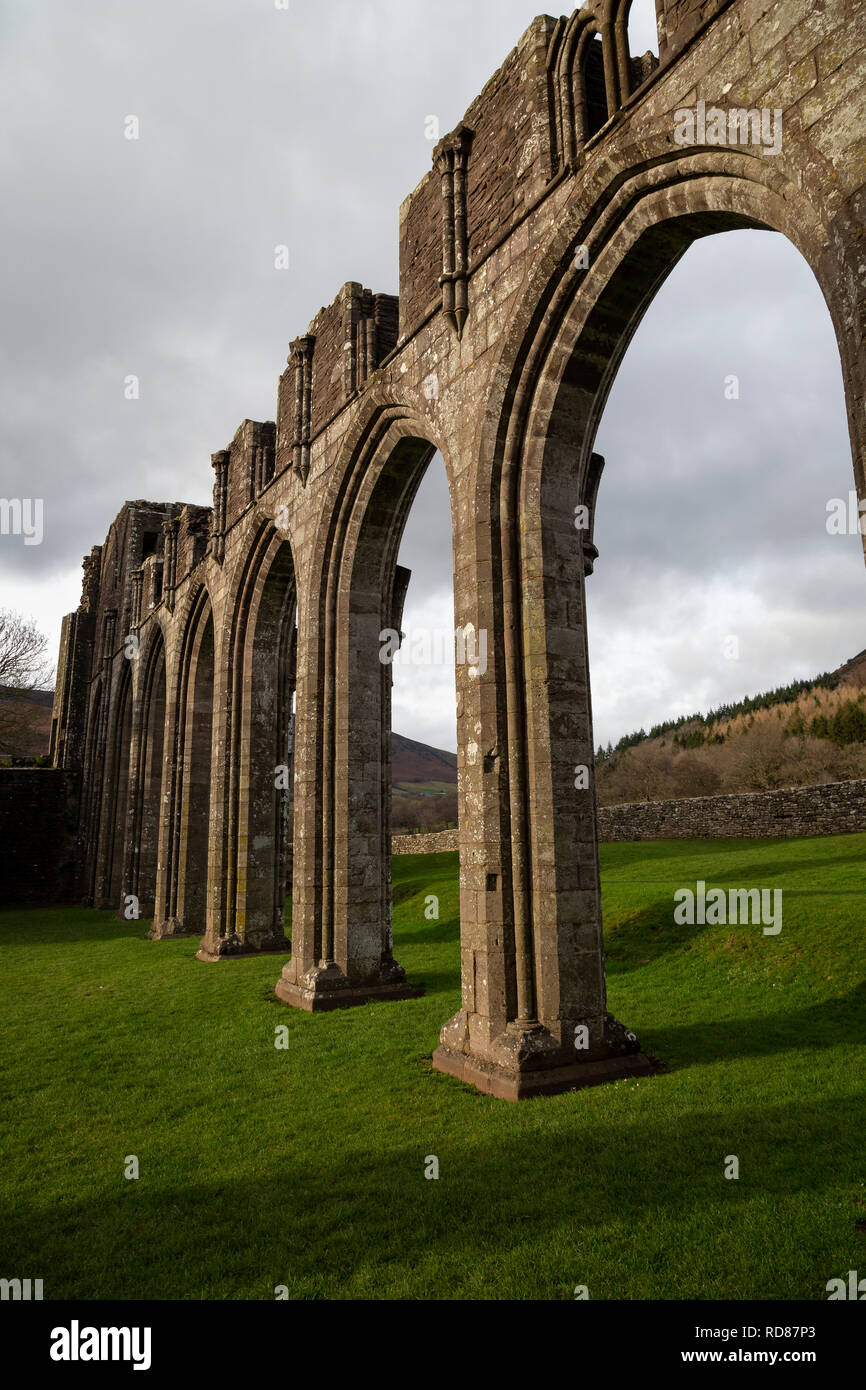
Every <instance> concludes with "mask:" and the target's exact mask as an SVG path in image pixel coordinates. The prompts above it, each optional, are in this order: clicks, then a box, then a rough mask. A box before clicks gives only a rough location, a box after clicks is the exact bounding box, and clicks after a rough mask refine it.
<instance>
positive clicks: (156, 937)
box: [147, 917, 201, 941]
mask: <svg viewBox="0 0 866 1390" xmlns="http://www.w3.org/2000/svg"><path fill="white" fill-rule="evenodd" d="M200 930H201V928H200V927H199V929H198V931H200ZM198 931H196V930H195V929H192V930H190V931H187V929H186V927H185V926H184V925H183V923H182V922H179V921H178V919H177V918H176V917H164V918H163V920H162V921H161V922H152V923H151V925H150V928H149V929H148V933H147V939H148V941H165V940H168V939H171V938H172V937H175V936H198Z"/></svg>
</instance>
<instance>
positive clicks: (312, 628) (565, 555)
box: [53, 0, 866, 1098]
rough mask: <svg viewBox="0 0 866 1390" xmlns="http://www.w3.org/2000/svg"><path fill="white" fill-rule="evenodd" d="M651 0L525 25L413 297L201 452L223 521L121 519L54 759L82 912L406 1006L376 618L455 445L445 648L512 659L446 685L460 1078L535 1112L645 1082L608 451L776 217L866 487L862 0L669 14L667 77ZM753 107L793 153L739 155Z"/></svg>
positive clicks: (93, 583)
mask: <svg viewBox="0 0 866 1390" xmlns="http://www.w3.org/2000/svg"><path fill="white" fill-rule="evenodd" d="M629 9H630V4H629V0H588V2H587V3H586V4H584V5H583V6H582V7H581V8H580V9H578V10H577V11H576V12H575V13H574V14H573V15H572V16H571V17H570V18H568V19H565V18H562V19H551V18H549V17H546V16H542V17H540V18H538V19H536V20H534V21H533V23H532V24H531V25H530V27H529V28H528V29H527V31H526V33H525V34H524V35H523V36H522V38H521V39H520V40H519V42H518V44H517V46H516V48H515V49H514V50H513V51H512V53H511V54H510V55H509V56H508V58H507V59H506V61H505V63H504V64H503V66H502V67H501V68H500V70H499V71H498V72H497V73H496V74H495V76H494V77H493V78H492V79H491V81H490V82H489V83H488V84H487V86H486V87H485V88H484V91H483V93H482V95H481V96H480V97H479V98H477V100H476V101H475V102H474V103H473V104H472V106H471V107H470V108H469V110H468V111H467V112H466V115H465V118H464V120H463V121H462V122H461V124H460V125H459V126H458V127H457V129H456V130H455V131H453V132H451V133H450V134H449V135H447V136H445V137H444V138H443V139H442V140H441V141H440V143H439V145H438V146H437V147H436V149H435V151H434V158H433V165H434V167H433V168H432V169H431V171H430V172H429V173H428V175H427V176H426V177H425V178H424V179H423V180H422V181H421V183H420V184H419V186H418V187H417V188H416V189H415V191H414V193H412V194H411V196H410V197H409V198H407V200H406V201H405V202H404V204H403V205H402V208H401V210H400V283H399V289H400V293H399V298H398V297H394V296H391V295H387V294H377V293H371V291H369V290H367V289H364V288H363V287H362V286H361V285H360V284H357V283H354V282H353V283H349V284H347V285H345V286H344V287H343V289H342V290H341V292H340V294H339V295H338V296H337V298H336V299H335V300H334V302H333V303H332V304H331V305H329V306H328V307H327V308H325V309H322V310H321V311H320V313H319V314H318V315H317V316H316V318H315V319H314V320H313V322H312V323H311V324H310V326H309V329H308V331H307V333H306V334H304V335H303V336H302V337H299V338H297V339H296V340H295V341H294V342H293V343H292V344H291V351H290V355H289V358H288V363H287V366H286V369H285V371H284V372H283V375H282V377H281V378H280V382H279V390H278V398H277V409H276V419H275V421H272V422H265V423H259V422H254V421H250V420H245V421H244V422H243V423H242V424H241V426H240V427H239V429H238V431H237V433H236V434H235V437H234V439H233V440H232V442H231V444H230V446H229V447H228V448H226V449H223V450H221V451H220V452H218V453H216V454H214V455H213V459H212V462H213V469H214V500H213V507H212V508H203V507H195V506H184V505H182V504H180V503H158V504H157V503H148V502H140V501H139V502H128V503H127V504H126V505H125V506H124V507H123V508H122V510H121V512H120V513H119V515H118V517H117V519H116V521H115V522H114V523H113V525H112V527H111V529H110V531H109V534H108V537H107V539H106V541H105V544H104V545H102V546H97V547H94V549H93V551H92V552H91V554H90V555H89V556H88V557H86V559H85V562H84V587H83V595H82V601H81V605H80V607H79V608H78V610H77V612H76V613H74V614H71V615H69V617H67V618H66V619H65V620H64V627H63V636H62V643H61V659H60V666H59V671H58V682H57V695H56V700H55V709H54V732H53V750H54V760H55V764H56V765H57V766H58V767H66V768H69V769H73V770H78V771H80V774H81V806H80V831H79V833H80V849H81V859H82V863H83V865H84V866H85V867H84V871H83V876H82V891H83V893H84V895H85V896H86V898H87V899H88V901H90V902H92V903H93V904H95V905H96V906H100V907H116V908H118V909H119V910H121V911H123V908H124V904H126V903H128V902H129V901H130V900H134V901H137V902H138V904H139V905H140V910H141V913H142V915H147V916H151V915H152V916H153V926H152V928H151V931H150V935H151V937H152V938H153V939H154V940H158V939H159V938H161V937H165V936H169V935H176V934H185V935H193V936H196V937H201V945H200V948H199V952H198V954H199V958H200V959H202V960H205V961H213V962H224V961H226V960H227V959H230V958H232V957H234V956H237V955H239V954H243V953H248V952H253V951H255V952H261V951H271V952H274V953H275V957H276V958H279V957H280V956H281V957H282V960H281V961H280V962H279V964H280V965H281V966H282V973H281V974H280V977H279V980H278V981H277V983H276V991H277V994H278V995H279V997H280V999H282V1000H284V1001H285V1002H286V1003H287V1004H289V1005H293V1006H297V1007H301V1008H305V1009H324V1008H333V1007H338V1006H347V1005H350V1004H353V1003H356V1002H360V1001H364V1000H370V999H377V998H382V999H395V998H398V999H411V996H412V993H413V991H412V986H411V982H410V981H407V979H406V978H405V975H404V972H403V970H402V968H401V966H400V963H399V961H398V960H396V959H395V957H394V952H393V943H392V937H391V925H390V922H391V910H390V825H389V814H390V813H389V794H390V791H389V789H390V766H389V758H390V743H389V729H390V700H391V673H390V670H389V668H388V666H387V665H385V664H383V663H382V662H381V661H380V659H379V652H380V643H379V634H380V632H381V631H382V630H383V629H385V628H396V629H399V626H400V615H401V611H402V603H403V597H404V595H405V590H406V582H407V579H408V576H407V574H406V572H405V571H404V570H403V569H401V567H400V566H398V564H397V554H398V549H399V543H400V537H401V535H402V531H403V526H404V524H405V520H406V516H407V513H408V510H409V508H410V506H411V504H412V500H413V497H414V495H415V492H416V489H417V487H418V484H419V482H420V479H421V477H422V474H423V472H424V469H425V468H426V466H427V464H428V462H429V460H430V458H431V457H432V455H433V453H434V451H435V450H437V449H438V450H439V452H440V453H441V455H442V458H443V460H444V463H445V468H446V471H447V475H448V486H449V492H450V499H451V517H452V542H453V557H454V606H455V615H454V617H455V628H457V629H458V631H460V632H463V633H464V634H468V635H469V636H470V637H473V638H475V637H477V635H478V634H479V633H481V632H483V633H484V634H485V635H486V641H487V659H486V663H485V664H484V666H483V667H482V666H481V665H479V664H477V663H473V661H472V655H471V654H472V650H473V646H472V641H468V642H467V643H466V653H467V655H466V659H465V660H463V661H458V666H457V723H458V747H459V753H458V758H459V804H460V885H461V889H460V922H461V928H460V929H461V969H462V985H463V994H462V1004H461V1008H460V1010H459V1011H458V1013H457V1014H455V1016H454V1017H453V1018H451V1019H450V1020H448V1021H447V1022H445V1023H444V1027H443V1029H442V1036H441V1043H440V1046H439V1049H438V1051H437V1052H436V1054H435V1058H434V1064H435V1065H436V1066H437V1067H439V1068H440V1069H442V1070H445V1071H449V1072H451V1073H453V1074H455V1075H458V1076H461V1077H462V1078H463V1079H464V1080H465V1081H467V1082H470V1083H472V1084H474V1085H476V1086H478V1087H479V1088H480V1089H481V1090H484V1091H489V1092H492V1093H494V1094H496V1095H501V1096H505V1097H510V1098H518V1097H522V1096H528V1095H534V1094H538V1093H539V1092H544V1091H554V1090H557V1089H563V1088H565V1087H570V1086H578V1085H585V1084H592V1083H595V1082H598V1081H604V1080H606V1079H608V1078H613V1077H619V1076H623V1075H630V1074H635V1073H641V1072H645V1071H647V1070H648V1069H649V1068H650V1066H651V1063H650V1061H649V1059H647V1058H646V1057H644V1056H643V1055H642V1053H641V1052H640V1048H639V1044H638V1041H637V1039H636V1038H635V1037H634V1035H633V1034H631V1033H630V1032H629V1031H628V1029H627V1028H626V1027H625V1026H624V1025H623V1024H621V1023H619V1022H618V1021H617V1020H615V1019H614V1018H613V1017H612V1016H611V1015H610V1014H608V1012H607V1009H606V1003H605V979H604V957H603V945H602V929H601V912H600V898H599V868H598V847H597V830H596V809H595V796H594V790H593V787H592V785H591V783H590V786H589V787H588V788H582V787H578V786H576V785H575V783H576V780H577V779H575V776H574V769H575V768H576V767H579V766H587V767H589V768H590V769H591V767H592V761H593V759H592V750H593V736H592V735H593V731H592V716H591V709H590V698H589V680H588V672H587V646H586V619H585V594H584V581H585V577H586V575H587V574H588V573H589V571H590V570H591V567H592V563H593V558H594V555H595V551H594V547H593V542H592V515H593V508H594V502H595V494H596V489H597V487H598V483H599V477H600V473H601V467H602V463H603V461H602V460H601V459H600V458H599V456H598V455H597V454H595V453H594V452H593V441H594V437H595V432H596V428H597V425H598V422H599V419H600V416H601V412H602V409H603V406H604V403H605V400H606V397H607V394H608V391H609V389H610V385H611V382H612V380H613V377H614V375H615V373H616V369H617V366H618V364H619V362H620V361H621V358H622V356H623V353H624V352H625V349H626V347H627V345H628V343H629V340H630V337H631V335H632V333H633V332H634V330H635V327H636V325H637V323H638V322H639V320H640V318H641V315H642V314H643V312H644V310H645V309H646V307H647V305H648V304H649V303H650V301H651V299H652V297H653V294H654V293H655V291H656V290H657V289H658V287H659V285H660V284H661V283H662V281H663V280H664V278H665V277H666V276H667V274H668V273H669V272H670V270H671V269H672V267H673V266H674V265H675V264H676V262H677V260H678V259H679V257H680V256H681V255H682V254H683V252H684V251H685V249H686V248H687V247H688V246H689V244H690V243H691V242H692V241H693V240H694V239H695V238H697V237H703V236H707V235H710V234H712V233H714V232H718V231H723V230H727V229H731V228H739V227H761V228H767V229H770V230H773V231H776V232H779V233H781V234H782V235H784V236H786V237H787V238H789V239H790V241H792V242H793V244H794V245H795V246H796V247H797V248H798V250H799V251H800V252H801V253H802V255H803V256H804V257H805V258H806V260H807V262H808V264H809V265H810V267H811V269H812V271H813V272H814V274H815V276H816V278H817V280H818V283H819V285H820V287H821V290H822V292H823V295H824V298H825V300H826V303H827V306H828V309H829V312H830V315H831V318H832V321H833V324H834V327H835V332H836V338H837V342H838V347H839V353H840V358H841V364H842V375H843V381H844V387H845V394H846V405H847V410H848V417H849V426H850V435H851V445H852V453H853V460H854V475H855V480H856V485H857V488H858V490H859V492H860V494H861V496H862V495H863V485H864V476H863V464H864V433H866V421H864V385H866V373H864V352H863V335H864V329H866V288H864V287H866V238H864V237H863V235H862V232H863V227H862V219H863V206H864V188H863V170H864V167H866V161H864V143H866V132H864V130H863V129H862V105H861V103H862V92H863V91H864V90H866V74H864V72H863V62H864V60H863V55H864V54H866V33H864V6H863V5H862V3H861V0H779V3H775V4H772V5H768V4H766V3H765V2H762V0H657V4H656V9H657V16H658V30H659V48H658V57H657V58H656V57H655V56H654V55H652V54H647V55H643V56H640V55H632V54H630V53H629V51H628V42H627V34H628V19H629ZM465 22H466V23H471V18H469V19H467V20H466V21H465ZM700 103H705V107H704V108H700ZM712 107H720V108H723V109H724V110H725V111H726V112H730V111H731V110H735V109H739V108H742V111H741V115H742V117H743V119H742V120H741V119H740V118H739V117H737V118H736V119H735V120H734V121H730V120H729V121H728V123H727V126H726V132H725V140H726V143H721V144H720V143H718V140H717V136H718V129H716V130H715V133H714V131H713V127H712V125H711V123H709V122H708V123H706V124H705V125H702V124H701V122H700V121H697V122H696V124H695V125H694V127H693V130H694V131H695V132H697V133H696V134H695V136H694V143H681V142H680V141H679V140H678V139H677V138H675V131H676V130H677V129H678V128H679V129H681V128H682V123H681V122H680V123H679V126H678V124H677V122H675V113H676V112H677V111H678V110H679V111H682V109H683V108H690V109H691V108H695V110H696V111H698V110H700V109H703V110H705V111H706V110H709V109H710V108H712ZM764 108H766V109H767V110H769V111H770V112H771V113H773V114H774V115H777V116H778V117H779V118H780V119H781V121H782V133H783V134H782V140H781V147H780V149H779V151H778V152H774V151H773V150H772V149H768V148H767V147H766V146H765V145H762V144H761V143H760V141H759V140H754V141H752V140H751V139H750V132H751V133H752V135H754V134H755V132H756V131H757V129H758V127H756V126H754V125H753V124H752V122H751V118H750V116H749V111H750V110H753V111H755V112H757V113H758V115H759V116H760V110H763V109H764ZM758 124H760V121H759V123H758ZM732 136H733V139H732ZM584 509H585V510H584ZM578 516H585V517H586V518H588V523H587V524H578V525H576V524H575V519H576V517H578ZM287 894H290V895H291V903H292V919H291V941H289V940H288V939H287V937H286V934H285V927H284V921H285V908H286V902H287ZM149 949H154V950H158V949H159V947H158V945H154V946H153V947H152V948H149ZM221 968H227V967H225V966H224V965H223V966H222V967H221ZM277 972H278V966H277V962H276V960H275V975H276V974H277ZM402 1007H406V1008H411V1007H412V1005H411V1003H407V1004H405V1005H403V1006H402ZM576 1044H577V1045H576Z"/></svg>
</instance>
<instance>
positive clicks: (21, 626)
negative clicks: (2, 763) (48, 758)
mask: <svg viewBox="0 0 866 1390" xmlns="http://www.w3.org/2000/svg"><path fill="white" fill-rule="evenodd" d="M47 653H48V638H47V637H46V636H45V634H44V633H43V632H40V631H39V628H38V627H37V626H36V624H35V622H34V621H33V620H32V619H28V618H23V617H22V616H21V614H20V613H15V612H13V611H12V610H11V609H9V608H0V753H10V752H15V751H16V749H17V748H18V747H19V746H20V744H21V740H22V738H26V737H27V734H28V732H29V729H30V718H31V713H32V711H31V710H29V709H28V704H29V701H28V700H27V695H28V694H29V693H30V691H33V690H47V689H50V687H51V684H52V682H53V679H54V668H53V665H52V663H51V662H50V661H49V659H48V654H47Z"/></svg>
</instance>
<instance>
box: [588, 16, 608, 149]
mask: <svg viewBox="0 0 866 1390" xmlns="http://www.w3.org/2000/svg"><path fill="white" fill-rule="evenodd" d="M583 87H584V92H585V93H586V138H587V139H588V140H590V139H592V137H593V135H595V134H596V132H597V131H599V130H601V128H602V126H603V125H604V124H605V122H606V121H607V118H608V110H607V89H606V87H605V83H604V53H603V51H602V43H601V39H600V38H599V36H598V35H596V36H595V38H593V39H591V40H590V42H589V43H588V44H587V47H586V57H585V58H584V60H583Z"/></svg>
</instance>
